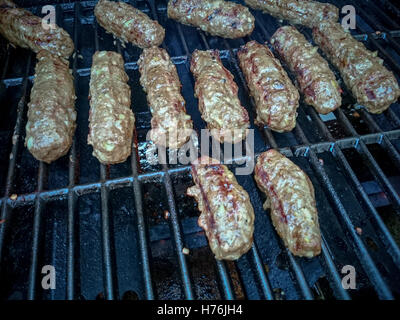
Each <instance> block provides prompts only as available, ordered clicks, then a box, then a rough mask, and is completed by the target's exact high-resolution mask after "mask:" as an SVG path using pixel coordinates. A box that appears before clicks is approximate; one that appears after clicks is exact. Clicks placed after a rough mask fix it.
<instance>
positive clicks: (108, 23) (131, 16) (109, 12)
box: [94, 0, 165, 49]
mask: <svg viewBox="0 0 400 320" xmlns="http://www.w3.org/2000/svg"><path fill="white" fill-rule="evenodd" d="M94 15H95V16H96V19H97V21H98V23H99V24H100V25H101V26H102V27H103V28H104V29H106V31H107V32H110V33H112V34H113V35H114V36H115V37H117V38H119V39H121V40H122V41H124V42H131V43H132V44H134V45H135V46H138V47H140V48H142V49H143V48H149V47H152V46H159V45H160V44H161V43H162V42H163V40H164V37H165V30H164V28H163V27H162V26H161V25H160V24H159V23H158V22H157V21H154V20H151V19H150V18H149V17H148V16H147V15H146V14H145V13H143V12H142V11H140V10H139V9H136V8H135V7H132V6H131V5H129V4H127V3H124V2H112V1H108V0H100V1H99V2H98V3H97V4H96V7H95V8H94Z"/></svg>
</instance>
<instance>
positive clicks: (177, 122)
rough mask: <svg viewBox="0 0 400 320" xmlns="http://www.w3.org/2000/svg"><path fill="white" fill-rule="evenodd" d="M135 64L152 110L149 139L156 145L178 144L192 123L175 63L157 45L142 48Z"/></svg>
mask: <svg viewBox="0 0 400 320" xmlns="http://www.w3.org/2000/svg"><path fill="white" fill-rule="evenodd" d="M138 65H139V71H140V83H141V85H142V87H143V90H144V91H146V93H147V102H148V105H149V107H150V111H151V114H152V119H151V128H152V129H151V132H150V138H151V140H152V141H153V142H154V143H155V144H157V145H159V146H164V147H169V148H172V149H176V148H180V147H181V146H182V145H183V144H185V143H186V142H187V141H188V140H189V138H190V135H191V133H192V129H193V123H192V120H191V118H190V116H189V115H188V114H187V113H186V108H185V99H184V98H183V97H182V95H181V87H182V85H181V82H180V80H179V77H178V73H177V71H176V67H175V65H174V64H173V63H172V61H171V59H170V57H169V55H168V52H167V51H166V50H165V49H162V48H157V47H152V48H148V49H144V50H143V53H142V54H141V56H140V58H139V61H138Z"/></svg>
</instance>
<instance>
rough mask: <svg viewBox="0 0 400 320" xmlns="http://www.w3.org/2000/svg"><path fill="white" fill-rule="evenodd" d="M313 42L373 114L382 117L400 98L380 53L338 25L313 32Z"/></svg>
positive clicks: (398, 90)
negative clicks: (367, 47) (378, 114)
mask: <svg viewBox="0 0 400 320" xmlns="http://www.w3.org/2000/svg"><path fill="white" fill-rule="evenodd" d="M313 37H314V41H315V42H316V43H317V44H318V45H319V46H320V48H321V49H322V50H323V51H324V52H325V54H326V55H327V56H328V58H329V59H330V61H331V62H332V64H333V65H335V66H336V68H338V69H339V71H340V74H341V75H342V78H343V80H344V82H345V83H346V86H347V88H348V89H349V90H351V92H352V93H353V95H354V97H355V98H356V99H357V101H358V103H359V104H361V105H363V106H365V107H366V108H367V110H368V111H369V112H371V113H382V112H383V111H385V110H386V109H387V108H389V107H390V105H391V104H392V103H393V102H396V100H397V99H398V98H399V96H400V89H399V84H398V83H397V80H396V78H395V76H394V75H393V73H392V72H391V71H389V70H388V69H386V68H385V67H384V66H383V60H382V59H380V58H379V57H378V56H377V52H371V51H369V50H367V49H366V48H365V46H364V45H363V44H362V43H361V42H358V41H357V40H355V39H354V38H353V37H352V36H351V35H350V34H349V33H347V32H345V31H344V29H343V28H342V26H341V25H340V24H339V23H333V22H324V23H321V24H320V25H318V26H317V27H316V28H314V30H313Z"/></svg>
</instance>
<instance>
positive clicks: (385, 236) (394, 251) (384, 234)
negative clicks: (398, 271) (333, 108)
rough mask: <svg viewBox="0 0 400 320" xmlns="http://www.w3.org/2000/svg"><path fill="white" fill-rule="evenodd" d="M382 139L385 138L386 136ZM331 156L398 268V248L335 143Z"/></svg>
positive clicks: (322, 129)
mask: <svg viewBox="0 0 400 320" xmlns="http://www.w3.org/2000/svg"><path fill="white" fill-rule="evenodd" d="M308 111H309V114H310V116H311V118H312V119H313V121H314V122H315V123H316V124H317V126H318V129H319V131H320V132H321V134H322V135H323V136H325V137H326V138H327V139H328V140H329V141H332V142H333V143H334V141H335V140H334V139H333V137H332V135H331V134H330V132H329V130H328V128H327V127H326V125H325V123H324V122H323V121H322V120H321V118H320V117H319V116H318V114H317V113H316V111H315V110H314V109H311V108H309V109H308ZM383 136H384V135H383ZM384 137H385V138H387V137H386V136H384ZM387 139H388V138H387ZM332 154H333V155H334V156H335V157H336V159H337V160H338V161H339V163H340V164H341V166H342V168H343V169H344V171H345V172H346V173H347V176H348V177H349V178H350V180H351V182H352V185H353V187H354V189H356V191H357V192H356V193H357V194H358V196H359V199H360V200H361V201H362V202H363V204H364V206H365V207H366V208H367V210H368V212H369V214H370V215H372V217H373V219H374V220H375V223H376V225H377V227H378V228H379V230H380V233H379V235H380V238H381V239H382V240H383V242H384V243H385V244H386V245H387V246H388V249H389V252H390V254H391V256H392V258H393V260H394V261H395V263H396V264H397V265H398V266H400V248H399V247H398V245H397V244H396V241H395V240H394V239H393V237H392V235H391V233H390V231H389V230H388V229H387V227H386V224H385V223H384V222H383V220H382V218H381V217H380V215H379V213H378V212H377V211H376V209H375V207H374V205H373V204H372V202H371V200H370V199H369V197H368V195H367V193H366V192H365V190H364V188H363V187H362V185H361V183H360V181H359V180H358V178H357V176H356V174H355V173H354V171H353V169H352V168H351V166H350V164H349V162H348V161H347V159H346V157H345V156H344V154H343V152H342V150H341V148H340V147H339V145H338V144H337V143H335V144H334V146H333V152H332Z"/></svg>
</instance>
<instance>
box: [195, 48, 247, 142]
mask: <svg viewBox="0 0 400 320" xmlns="http://www.w3.org/2000/svg"><path fill="white" fill-rule="evenodd" d="M190 70H191V71H192V73H193V75H194V77H195V79H196V84H195V96H196V97H197V98H198V99H199V109H200V112H201V116H202V118H203V120H204V121H205V122H207V127H208V129H210V131H211V134H212V136H213V137H214V138H215V139H217V140H218V141H219V142H220V143H223V142H224V141H226V142H230V143H237V142H239V141H241V140H243V139H245V138H246V136H247V133H248V127H249V125H250V122H249V115H248V113H247V111H246V109H245V108H243V107H242V105H241V104H240V100H239V98H238V86H237V85H236V83H235V81H234V80H233V75H232V74H231V73H230V72H229V70H227V69H226V68H225V67H224V65H223V64H222V62H221V58H220V56H219V52H218V51H217V50H209V51H200V50H195V51H194V52H193V54H192V61H191V64H190Z"/></svg>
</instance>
